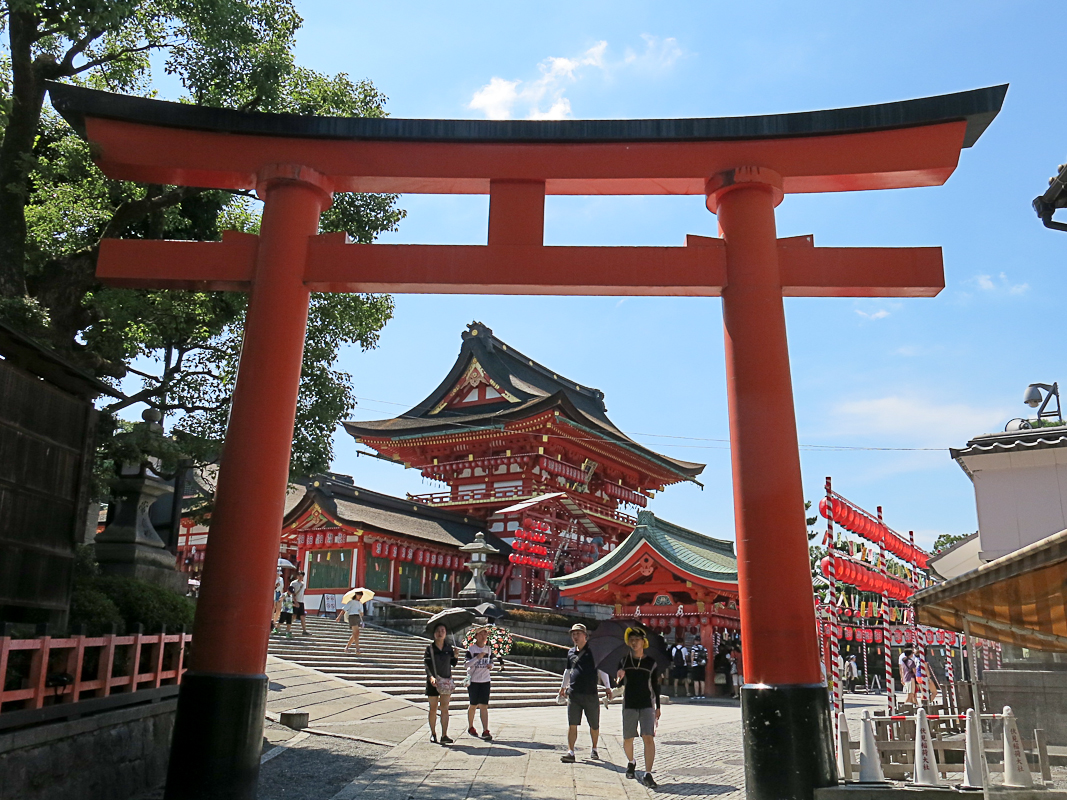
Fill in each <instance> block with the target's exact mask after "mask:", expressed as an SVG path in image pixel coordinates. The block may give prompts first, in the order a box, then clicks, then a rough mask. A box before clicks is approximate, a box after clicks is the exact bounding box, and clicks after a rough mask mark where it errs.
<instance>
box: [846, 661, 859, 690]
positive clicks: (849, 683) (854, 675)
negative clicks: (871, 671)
mask: <svg viewBox="0 0 1067 800" xmlns="http://www.w3.org/2000/svg"><path fill="white" fill-rule="evenodd" d="M859 678H860V668H859V665H857V664H856V656H854V655H852V656H849V657H848V661H846V662H845V687H846V691H848V692H855V691H856V681H858V680H859Z"/></svg>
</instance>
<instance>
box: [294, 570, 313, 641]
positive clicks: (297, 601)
mask: <svg viewBox="0 0 1067 800" xmlns="http://www.w3.org/2000/svg"><path fill="white" fill-rule="evenodd" d="M306 588H307V584H306V583H304V573H303V572H297V573H296V577H295V578H293V580H292V582H291V583H290V584H289V591H290V592H291V593H292V595H293V616H294V617H296V618H297V619H298V620H300V631H301V633H303V634H304V635H305V636H310V635H311V633H310V632H309V631H308V624H307V620H305V619H304V589H306Z"/></svg>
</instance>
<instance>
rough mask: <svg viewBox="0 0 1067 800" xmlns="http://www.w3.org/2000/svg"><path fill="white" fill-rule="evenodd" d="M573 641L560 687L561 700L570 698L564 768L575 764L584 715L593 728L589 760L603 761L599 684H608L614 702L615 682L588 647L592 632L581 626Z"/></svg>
mask: <svg viewBox="0 0 1067 800" xmlns="http://www.w3.org/2000/svg"><path fill="white" fill-rule="evenodd" d="M571 641H572V642H574V647H572V648H571V649H570V650H568V651H567V669H566V670H565V671H564V672H563V683H562V684H561V685H560V687H559V696H560V698H563V697H566V698H567V753H566V755H563V756H560V759H559V760H560V761H562V762H563V763H564V764H573V763H574V745H575V744H576V743H577V741H578V726H579V725H580V724H581V723H582V714H583V713H584V714H585V721H586V723H587V724H588V725H589V738H590V739H591V740H592V743H593V747H592V750H590V751H589V757H590V758H592V759H599V758H600V754H599V753H597V749H596V747H597V742H598V741H599V740H600V697H599V690H598V681H599V683H603V684H604V688H605V690H606V691H607V697H608V700H611V682H610V680H609V679H608V675H607V673H606V672H602V671H600V670H598V669H597V668H596V661H594V660H593V653H592V652H591V651H590V650H589V648H588V647H586V644H587V643H588V641H589V630H588V629H587V628H586V627H585V625H582V624H581V623H578V624H576V625H572V626H571Z"/></svg>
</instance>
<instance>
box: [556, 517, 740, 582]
mask: <svg viewBox="0 0 1067 800" xmlns="http://www.w3.org/2000/svg"><path fill="white" fill-rule="evenodd" d="M643 542H648V543H649V544H650V545H651V546H652V548H653V549H654V550H655V551H656V552H657V553H659V554H660V555H661V556H663V558H664V559H665V560H666V561H667V562H668V563H670V564H675V565H676V566H677V567H678V568H679V569H682V570H685V571H686V572H689V573H690V574H692V575H696V576H697V577H700V578H705V579H706V580H709V581H717V582H719V583H737V556H736V555H735V554H734V545H733V542H728V541H725V540H723V539H713V538H712V537H710V536H705V535H704V534H702V533H697V532H696V531H691V530H689V529H688V528H683V527H681V526H680V525H675V524H673V523H671V522H667V521H666V520H662V519H658V518H657V517H656V515H655V514H653V513H652V512H651V511H641V512H638V515H637V527H636V528H634V532H633V533H631V534H630V535H629V536H628V537H626V540H625V541H624V542H623V543H622V544H621V545H620V546H619V547H616V548H615V549H614V550H612V551H611V552H610V553H608V554H607V555H606V556H604V557H603V558H601V559H600V560H599V561H596V562H594V563H592V564H590V565H589V566H587V567H585V568H584V569H580V570H578V571H577V572H572V573H571V574H570V575H565V576H563V577H560V578H550V579H549V582H550V583H552V585H554V586H555V587H556V588H557V589H566V588H567V587H569V586H575V585H580V584H583V583H588V582H589V581H591V580H595V579H596V578H599V577H601V576H602V575H606V574H608V573H610V572H611V571H612V570H614V569H616V568H617V567H619V566H620V565H621V564H623V563H624V562H625V561H626V560H627V559H629V558H630V555H631V553H633V552H634V551H635V550H637V548H639V547H640V546H641V544H642V543H643Z"/></svg>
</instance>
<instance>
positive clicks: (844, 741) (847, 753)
mask: <svg viewBox="0 0 1067 800" xmlns="http://www.w3.org/2000/svg"><path fill="white" fill-rule="evenodd" d="M837 777H839V778H840V779H841V780H843V781H850V780H852V739H851V738H849V735H848V720H846V719H845V712H844V711H842V712H841V713H840V714H838V715H837Z"/></svg>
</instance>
